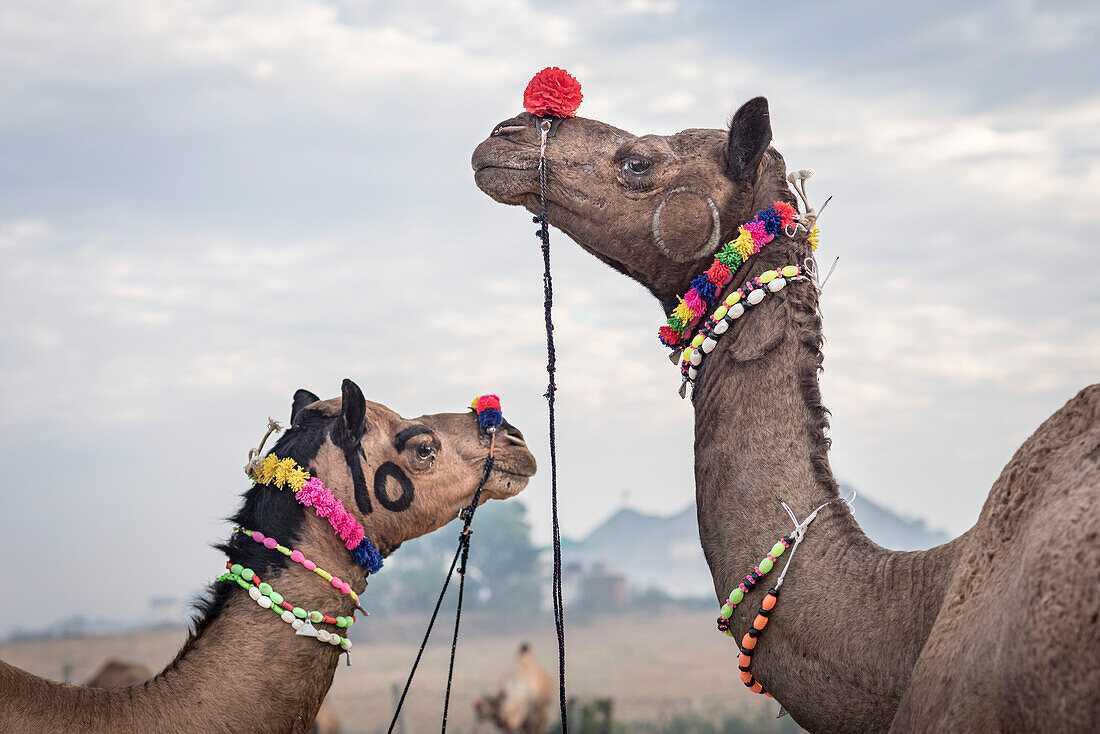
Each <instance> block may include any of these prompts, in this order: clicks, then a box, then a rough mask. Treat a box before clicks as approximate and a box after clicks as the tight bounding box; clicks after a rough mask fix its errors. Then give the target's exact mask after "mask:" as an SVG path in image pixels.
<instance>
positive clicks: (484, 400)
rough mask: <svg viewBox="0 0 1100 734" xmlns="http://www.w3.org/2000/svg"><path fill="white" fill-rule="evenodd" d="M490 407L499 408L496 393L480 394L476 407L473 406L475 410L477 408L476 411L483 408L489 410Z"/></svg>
mask: <svg viewBox="0 0 1100 734" xmlns="http://www.w3.org/2000/svg"><path fill="white" fill-rule="evenodd" d="M490 408H495V409H497V410H500V398H498V397H497V396H496V395H482V396H481V397H480V398H478V399H477V408H475V410H477V412H478V413H480V412H481V411H483V410H489V409H490Z"/></svg>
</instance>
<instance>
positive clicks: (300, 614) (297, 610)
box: [291, 607, 306, 619]
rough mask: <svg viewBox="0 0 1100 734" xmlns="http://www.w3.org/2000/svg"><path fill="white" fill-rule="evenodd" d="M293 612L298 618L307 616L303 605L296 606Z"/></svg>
mask: <svg viewBox="0 0 1100 734" xmlns="http://www.w3.org/2000/svg"><path fill="white" fill-rule="evenodd" d="M291 614H293V615H294V616H295V617H297V618H298V619H305V618H306V610H305V609H302V608H301V607H294V609H293V610H292V611H291Z"/></svg>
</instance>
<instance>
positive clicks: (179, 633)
mask: <svg viewBox="0 0 1100 734" xmlns="http://www.w3.org/2000/svg"><path fill="white" fill-rule="evenodd" d="M710 617H711V615H710V614H709V613H706V612H702V613H687V612H679V611H677V612H670V613H667V614H662V615H660V616H629V615H628V616H623V617H602V618H599V619H596V620H594V621H591V622H588V623H585V624H571V626H570V627H569V628H568V630H567V642H568V653H567V654H568V673H569V693H570V695H571V696H572V695H578V694H579V695H595V696H611V697H613V698H614V700H615V719H616V721H619V722H631V721H634V722H638V721H647V722H661V721H667V720H669V719H670V718H672V717H673V716H675V715H678V714H685V713H692V712H694V713H697V714H700V715H702V716H704V717H707V718H711V717H713V718H715V719H717V718H719V717H720V716H722V715H724V714H730V713H741V714H743V715H744V716H745V718H748V719H755V720H758V721H759V726H758V727H754V728H758V729H760V730H765V729H771V728H772V727H771V726H769V724H772V723H773V721H774V720H773V718H772V717H773V716H774V710H775V704H774V703H773V702H772V701H771V700H767V699H763V698H761V697H759V696H755V695H753V694H751V693H749V692H748V691H746V690H745V689H744V687H743V686H742V685H741V683H740V681H739V680H738V679H737V668H736V653H735V650H736V648H735V647H734V645H733V643H732V642H731V641H729V640H727V639H726V638H724V637H722V636H721V635H719V634H718V633H717V632H716V631H715V630H714V626H713V622H712V621H711V620H710ZM426 621H427V620H426V617H425V618H423V619H420V618H417V619H401V620H395V619H389V620H377V623H375V620H371V619H367V620H364V621H363V622H362V623H361V624H360V625H357V626H356V632H357V633H358V634H357V636H356V638H355V643H356V646H355V648H354V650H353V651H352V656H351V660H352V665H351V667H347V666H345V665H344V664H343V662H341V664H340V667H339V668H338V669H337V672H336V679H335V682H334V684H333V687H332V690H331V692H330V693H329V697H328V701H329V703H331V704H332V706H333V707H334V708H335V710H336V711H337V713H338V714H339V716H340V720H341V723H342V725H343V731H344V732H350V733H352V734H375V733H376V732H378V731H385V727H386V725H387V724H388V722H389V718H390V716H391V715H392V711H393V705H392V694H391V686H392V685H393V684H395V683H403V682H404V678H405V675H406V674H407V672H408V669H409V666H410V665H411V664H412V661H413V659H414V657H415V655H416V648H417V643H415V642H413V639H414V638H415V636H416V634H417V633H418V632H419V631H421V630H422V629H423V627H422V625H423V624H424V623H426ZM372 625H373V626H372ZM499 628H500V624H499V621H490V620H488V619H483V618H477V617H474V616H472V615H471V616H464V617H463V623H462V630H463V637H462V639H461V640H460V642H459V649H458V662H457V664H456V671H455V687H454V697H453V700H452V703H451V715H450V717H449V719H450V720H449V722H448V723H449V728H450V729H452V730H453V731H455V732H469V731H473V730H474V723H473V716H472V710H471V706H470V704H471V702H472V700H473V699H474V698H475V697H476V696H477V695H478V694H479V693H481V692H488V691H490V690H492V689H493V687H494V685H495V683H496V680H497V678H498V677H499V676H500V674H501V673H503V672H504V671H505V670H506V669H507V668H508V666H509V665H511V662H512V658H513V656H514V654H515V651H516V648H517V647H518V645H519V643H520V642H521V641H523V640H527V641H529V642H531V644H532V645H533V647H534V650H535V653H536V655H537V656H538V657H539V659H540V660H541V661H542V662H543V664H544V665H545V667H547V668H548V669H549V670H551V671H552V672H554V671H556V664H555V660H556V647H555V641H554V628H553V624H552V623H551V622H550V621H549V620H542V621H540V622H539V624H538V628H537V629H530V630H526V631H523V630H519V629H517V630H515V631H513V632H509V633H498V634H487V631H488V630H499ZM450 634H451V627H450V624H449V621H448V620H446V619H445V618H444V617H443V616H442V614H441V618H440V622H439V623H437V627H436V631H435V634H434V635H433V644H432V645H431V646H430V647H429V649H428V651H427V652H426V653H425V655H424V659H423V660H422V661H421V664H420V670H419V672H418V673H417V677H416V681H415V682H414V684H413V690H412V693H411V694H410V697H409V700H408V701H407V702H406V709H405V710H406V712H407V714H406V715H405V720H406V724H407V730H406V731H407V732H408V734H422V733H423V732H430V731H436V730H438V728H439V723H440V714H441V711H442V693H443V689H444V686H445V682H446V675H447V656H448V653H449V650H450V644H449V643H450ZM184 637H185V632H184V631H183V630H159V631H156V630H154V631H144V632H138V633H134V634H126V635H111V636H104V637H90V638H74V639H56V640H55V639H45V640H34V641H30V640H27V641H19V642H12V643H6V644H2V645H0V658H2V659H4V660H6V661H7V662H9V663H11V664H13V665H17V666H19V667H21V668H24V669H25V670H29V671H31V672H33V673H37V674H39V675H42V676H46V677H48V678H53V679H57V680H60V679H61V677H62V674H63V672H62V671H63V666H64V665H69V666H71V678H72V680H73V681H74V682H80V681H83V680H85V679H87V678H88V677H89V676H90V675H91V674H92V673H93V672H95V670H96V669H97V668H98V667H99V665H100V664H102V662H103V661H104V660H106V659H108V658H111V657H118V658H123V659H127V660H135V661H140V662H144V663H146V664H148V665H149V666H151V667H152V668H154V669H156V670H159V669H160V668H161V667H163V666H164V665H165V664H167V663H168V661H169V660H171V658H172V657H173V655H174V654H175V652H176V650H177V649H178V648H179V646H180V644H181V643H182V641H183V639H184ZM395 638H397V639H399V640H400V642H393V641H392V640H394V639H395ZM785 722H789V719H785ZM484 730H485V731H487V730H488V729H487V728H485V729H484Z"/></svg>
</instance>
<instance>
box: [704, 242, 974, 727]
mask: <svg viewBox="0 0 1100 734" xmlns="http://www.w3.org/2000/svg"><path fill="white" fill-rule="evenodd" d="M772 267H774V264H773V265H772ZM760 269H761V268H760V267H758V268H757V269H756V270H754V271H753V273H752V274H754V275H755V274H756V273H757V272H759V270H760ZM816 304H817V297H816V293H815V292H814V290H813V286H812V285H810V284H809V283H792V284H791V285H790V286H789V287H788V288H787V289H786V290H785V291H783V292H781V293H779V294H776V295H775V296H770V297H768V298H767V299H766V300H765V302H764V303H762V304H761V305H760V306H758V307H757V308H755V309H753V310H752V311H750V312H749V314H748V315H746V316H745V317H744V318H745V322H746V323H745V324H744V327H745V329H746V330H745V332H744V333H742V334H736V335H735V334H734V333H733V330H732V329H731V331H730V334H729V337H731V338H730V339H728V340H727V341H726V342H725V343H724V342H723V341H719V344H718V347H717V348H716V349H715V351H714V352H713V353H712V354H711V355H710V356H709V357H708V358H707V360H706V364H705V365H704V371H703V372H702V373H701V374H700V376H699V382H698V386H697V390H696V397H695V411H696V423H695V452H696V455H695V479H696V493H697V501H698V513H699V530H700V536H701V538H702V543H703V550H704V552H705V554H706V558H707V562H708V563H709V564H710V568H711V573H712V575H713V577H714V585H715V591H716V593H717V594H718V597H719V599H721V600H724V599H725V598H726V596H727V595H728V594H729V592H730V591H731V590H732V589H733V588H735V587H736V586H737V584H738V583H739V582H740V581H742V580H744V576H745V574H746V573H748V572H749V571H751V570H752V568H753V566H755V565H756V564H757V563H758V562H759V561H760V559H762V558H763V557H764V556H765V554H767V553H768V550H769V549H770V548H771V546H772V545H773V544H774V543H775V542H776V540H778V539H779V538H780V537H781V536H782V535H784V534H786V533H789V532H790V531H791V529H792V525H791V522H790V520H789V518H788V517H787V515H786V514H785V512H784V511H783V509H782V508H781V506H780V504H779V502H778V501H776V499H775V495H776V494H777V493H778V494H779V495H781V496H782V497H783V499H784V500H786V501H787V502H788V503H789V505H790V507H791V508H792V509H793V510H794V512H795V513H796V514H797V515H798V517H799V519H800V520H801V519H802V518H804V517H805V516H806V515H807V514H808V513H809V512H810V511H811V510H812V509H813V508H815V507H817V506H818V505H820V504H822V503H824V502H827V501H829V500H831V499H835V498H836V497H837V490H836V486H835V483H834V481H833V479H832V475H831V471H830V469H829V467H828V462H827V460H826V458H825V453H824V452H825V449H826V446H827V445H826V444H825V443H824V436H823V435H822V433H821V430H820V429H819V428H818V426H821V428H823V424H824V420H825V417H824V414H823V413H818V412H815V410H814V408H815V405H816V404H817V403H818V402H819V399H818V391H817V371H816V364H817V360H818V359H819V355H820V352H819V351H818V349H817V344H819V343H820V339H819V337H820V320H819V318H818V317H817V314H816V310H815V309H816ZM780 309H786V314H787V316H788V318H789V323H788V326H787V328H786V331H785V332H784V335H783V336H782V338H781V340H780V341H779V342H778V344H777V345H776V346H775V347H774V348H773V349H772V350H771V351H769V352H768V353H766V354H765V355H764V356H763V357H761V358H759V359H754V360H752V361H737V360H735V359H734V354H733V352H734V351H735V350H734V349H733V347H732V344H733V342H734V341H735V339H736V338H737V337H743V338H752V336H753V335H754V333H755V332H756V329H754V328H752V327H753V323H752V322H751V321H750V320H751V319H762V320H763V319H777V318H781V317H782V315H783V314H782V313H780ZM815 459H816V462H815ZM815 463H816V467H815ZM855 507H856V510H857V512H858V507H859V504H858V502H857V503H856V505H855ZM950 546H951V544H948V545H947V546H941V547H939V548H936V549H933V550H930V551H926V552H921V553H903V552H892V551H887V550H885V549H883V548H881V547H879V546H877V545H875V544H874V543H872V542H871V541H870V540H868V539H867V537H866V536H865V535H864V534H863V533H862V531H861V530H860V529H859V526H858V525H857V523H856V522H855V520H854V519H853V517H852V515H851V513H849V512H848V510H847V508H846V506H845V505H844V504H843V503H841V502H839V501H837V502H833V503H832V504H830V505H829V506H827V507H826V508H824V509H823V510H822V511H821V512H820V513H819V515H818V517H817V519H816V520H815V521H814V523H813V524H812V525H811V526H810V528H809V530H808V531H807V534H806V538H805V540H804V541H803V542H802V544H801V545H800V546H799V548H798V552H797V554H796V555H795V556H794V560H793V561H792V563H791V567H790V571H789V572H788V573H787V576H786V579H785V580H784V585H783V588H782V592H781V594H780V598H779V603H778V606H777V609H776V611H775V612H774V613H773V614H772V616H771V618H770V619H771V621H770V624H769V625H768V627H767V628H766V630H765V631H764V633H763V634H762V636H761V641H760V643H759V645H758V646H757V648H756V649H757V652H756V654H755V656H754V657H753V662H752V672H753V673H754V675H755V676H756V677H757V678H759V679H760V680H761V682H762V683H763V685H764V686H765V687H766V688H767V689H768V690H769V691H770V692H772V694H773V695H774V696H775V697H776V698H777V699H778V700H779V701H781V702H783V703H784V704H786V705H787V706H788V709H789V710H790V711H791V713H792V714H793V715H794V716H795V718H796V720H797V721H798V722H799V724H801V725H802V726H804V727H806V728H807V729H810V730H812V731H816V730H829V731H845V730H847V731H871V730H883V729H886V728H888V727H889V724H890V720H891V718H892V716H893V711H894V709H895V708H896V707H897V704H898V701H899V699H900V697H901V695H902V692H903V691H904V690H905V687H906V684H907V682H908V680H909V675H910V672H911V670H912V668H913V665H914V663H915V661H916V658H917V655H918V654H919V652H920V650H921V648H922V646H923V644H924V641H925V639H926V637H927V635H928V632H929V630H930V628H931V625H932V622H933V621H934V619H935V616H936V613H937V611H938V609H939V606H940V603H941V600H942V596H943V584H942V581H943V579H945V578H947V575H946V568H947V566H948V564H950V563H952V562H954V561H956V560H958V559H954V558H953V557H952V553H951V547H950ZM786 560H787V557H786V556H784V557H782V558H781V559H780V562H779V563H777V564H776V568H775V570H774V571H773V572H772V573H771V574H769V575H768V576H766V577H765V579H764V580H763V581H762V582H761V583H760V587H762V588H758V589H757V590H755V591H754V592H753V594H752V595H750V596H748V597H747V598H746V600H745V601H744V602H743V603H742V604H741V605H740V606H739V607H738V608H737V609H736V610H735V612H734V615H733V618H732V619H731V622H732V626H731V630H732V631H733V633H734V639H735V640H740V639H741V638H742V637H743V635H744V634H745V632H746V631H747V630H748V629H749V627H750V625H751V619H752V618H753V617H755V615H756V612H757V609H758V607H759V606H760V600H761V598H762V596H763V593H764V591H766V590H767V589H768V588H771V587H772V586H773V585H774V584H775V581H776V579H777V578H778V576H779V573H780V571H781V570H782V568H783V565H784V563H785V562H786ZM714 634H715V635H716V639H717V636H718V635H719V634H720V633H719V632H717V631H715V632H714ZM727 644H729V645H730V646H731V655H734V654H736V652H737V651H736V646H735V642H734V641H733V640H729V641H727ZM730 671H731V673H730V677H731V679H732V680H734V681H736V684H737V685H740V681H739V679H738V677H737V673H738V671H737V669H736V666H734V665H731V666H730Z"/></svg>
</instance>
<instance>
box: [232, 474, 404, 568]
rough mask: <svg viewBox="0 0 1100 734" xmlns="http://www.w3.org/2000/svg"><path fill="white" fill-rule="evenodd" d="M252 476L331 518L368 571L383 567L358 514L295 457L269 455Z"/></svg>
mask: <svg viewBox="0 0 1100 734" xmlns="http://www.w3.org/2000/svg"><path fill="white" fill-rule="evenodd" d="M250 476H251V478H252V480H253V481H255V482H256V484H261V485H265V484H269V485H272V486H274V487H275V488H276V489H285V488H289V489H290V490H291V491H292V492H294V496H295V498H296V499H297V500H298V502H299V503H300V504H302V505H304V506H306V507H312V508H313V511H314V512H315V513H316V514H317V516H318V517H321V518H324V519H325V520H328V522H329V524H330V525H331V526H332V529H333V530H335V531H336V534H337V535H339V536H340V539H341V540H343V541H344V545H345V547H347V549H348V550H349V551H351V557H352V558H353V559H354V560H355V562H356V563H357V564H359V565H360V566H362V567H363V568H365V569H366V571H367V573H368V574H371V573H376V572H377V571H378V570H379V569H381V568H382V554H381V553H379V552H378V549H377V548H375V546H374V543H372V542H371V540H370V538H368V537H366V532H365V531H364V530H363V526H362V525H360V524H359V521H358V520H356V519H355V516H354V515H352V514H351V513H350V512H348V511H347V510H346V509H344V505H343V503H342V502H340V500H338V499H336V497H335V496H333V494H332V490H330V489H329V488H328V487H326V486H325V484H324V482H322V481H321V480H320V479H318V478H317V477H310V475H309V472H307V471H306V470H305V469H303V468H302V467H300V466H298V463H297V462H296V461H294V459H280V458H279V457H278V456H275V455H274V454H268V455H267V456H265V457H264V458H263V460H262V461H259V462H258V463H257V464H256V466H255V467H254V469H253V473H252V474H251V475H250Z"/></svg>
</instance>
